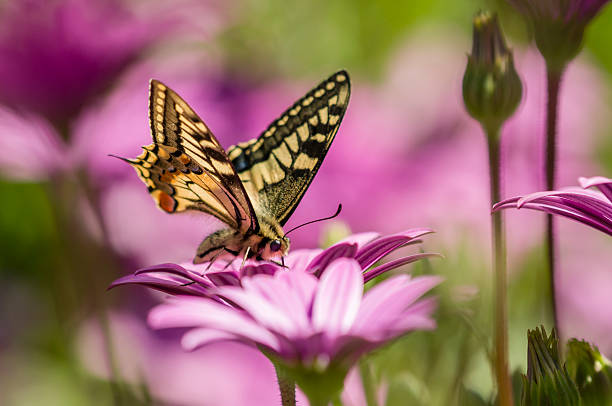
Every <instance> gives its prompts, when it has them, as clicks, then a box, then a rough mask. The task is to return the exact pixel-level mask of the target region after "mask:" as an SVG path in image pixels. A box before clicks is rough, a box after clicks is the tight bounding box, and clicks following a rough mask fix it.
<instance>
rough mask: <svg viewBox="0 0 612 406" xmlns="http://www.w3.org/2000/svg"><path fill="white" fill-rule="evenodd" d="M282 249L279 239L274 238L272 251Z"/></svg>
mask: <svg viewBox="0 0 612 406" xmlns="http://www.w3.org/2000/svg"><path fill="white" fill-rule="evenodd" d="M280 249H281V242H280V241H279V240H274V241H272V242H271V243H270V251H272V252H277V251H280Z"/></svg>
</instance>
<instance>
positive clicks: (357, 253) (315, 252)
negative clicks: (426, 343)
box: [109, 229, 436, 299]
mask: <svg viewBox="0 0 612 406" xmlns="http://www.w3.org/2000/svg"><path fill="white" fill-rule="evenodd" d="M429 233H431V230H428V229H413V230H407V231H405V232H402V233H398V234H394V235H389V236H384V237H381V236H380V235H378V234H376V233H363V234H357V235H353V236H350V237H348V238H347V239H345V240H343V241H341V242H339V243H337V244H335V245H333V246H331V247H329V248H327V249H325V250H322V249H310V250H296V251H292V252H290V253H289V254H288V255H287V256H285V258H284V262H285V265H286V267H287V269H289V270H292V269H301V270H304V271H306V272H308V273H310V274H312V275H314V276H316V277H321V275H322V274H323V273H324V272H326V270H327V267H328V266H329V265H330V264H331V263H332V262H333V261H334V260H336V259H338V258H351V259H355V260H356V261H357V262H358V263H359V266H360V267H361V269H362V270H363V279H364V282H368V281H370V280H372V279H374V278H375V277H377V276H379V275H382V274H383V273H386V272H388V271H391V270H393V269H396V268H398V267H400V266H403V265H406V264H409V263H412V262H415V261H418V260H420V259H423V258H427V257H432V256H435V255H436V254H427V253H419V254H412V255H408V256H403V257H400V258H398V259H395V260H393V261H390V262H387V263H385V264H380V265H378V266H376V267H373V268H371V267H372V266H373V265H374V264H376V263H377V262H378V261H380V260H381V259H382V258H384V257H386V256H387V255H389V254H391V253H392V252H394V251H396V250H398V249H399V248H401V247H405V246H406V245H409V244H415V243H420V242H421V240H420V239H419V238H420V237H422V236H423V235H425V234H429ZM284 271H285V269H284V268H282V267H281V266H279V265H276V264H274V263H270V262H257V261H253V260H248V261H246V262H245V264H244V266H242V259H241V258H236V259H234V260H233V261H232V262H230V263H227V264H226V263H224V262H223V261H216V262H214V263H212V264H208V263H206V264H201V265H193V264H183V265H177V264H172V263H166V264H160V265H154V266H149V267H146V268H143V269H140V270H138V271H136V272H135V273H134V274H133V275H128V276H124V277H122V278H119V279H117V280H116V281H114V282H113V283H112V284H111V285H110V287H109V288H114V287H117V286H123V285H141V286H146V287H149V288H153V289H157V290H160V291H162V292H164V293H167V294H171V295H192V296H202V297H211V298H213V299H214V298H217V290H216V288H217V287H221V286H240V284H241V281H242V280H243V279H244V278H245V277H251V276H253V275H259V274H263V275H274V274H276V273H278V272H284Z"/></svg>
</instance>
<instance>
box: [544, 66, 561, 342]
mask: <svg viewBox="0 0 612 406" xmlns="http://www.w3.org/2000/svg"><path fill="white" fill-rule="evenodd" d="M562 75H563V69H556V68H552V67H550V66H547V68H546V81H547V86H548V89H547V91H548V102H547V105H546V151H545V152H544V153H545V162H546V164H545V171H546V189H547V190H554V189H555V174H556V165H557V110H558V105H559V87H560V85H561V76H562ZM546 259H547V266H548V277H549V281H550V300H551V311H552V316H553V322H554V327H555V329H556V330H557V333H558V334H559V336H561V333H560V330H559V318H558V316H557V298H556V297H557V295H556V289H555V241H554V220H553V216H552V215H550V214H548V215H547V216H546Z"/></svg>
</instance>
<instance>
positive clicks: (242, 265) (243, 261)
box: [240, 246, 251, 270]
mask: <svg viewBox="0 0 612 406" xmlns="http://www.w3.org/2000/svg"><path fill="white" fill-rule="evenodd" d="M250 251H251V247H250V246H249V247H247V249H246V251H245V253H244V257H243V258H242V264H241V265H240V269H241V270H242V268H244V264H245V262H246V260H247V258H248V256H249V252H250Z"/></svg>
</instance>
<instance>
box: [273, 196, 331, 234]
mask: <svg viewBox="0 0 612 406" xmlns="http://www.w3.org/2000/svg"><path fill="white" fill-rule="evenodd" d="M341 211H342V203H340V204H339V205H338V210H336V212H335V213H334V214H333V215H332V216H329V217H324V218H320V219H316V220H311V221H308V222H306V223H304V224H300V225H299V226H297V227H293V228H292V229H291V230H289V231H287V232H286V233H285V236H286V235H287V234H289V233H290V232H292V231H295V230H297V229H298V228H300V227H304V226H307V225H308V224H312V223H317V222H319V221H325V220H331V219H333V218H335V217H338V215H339V214H340V212H341Z"/></svg>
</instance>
